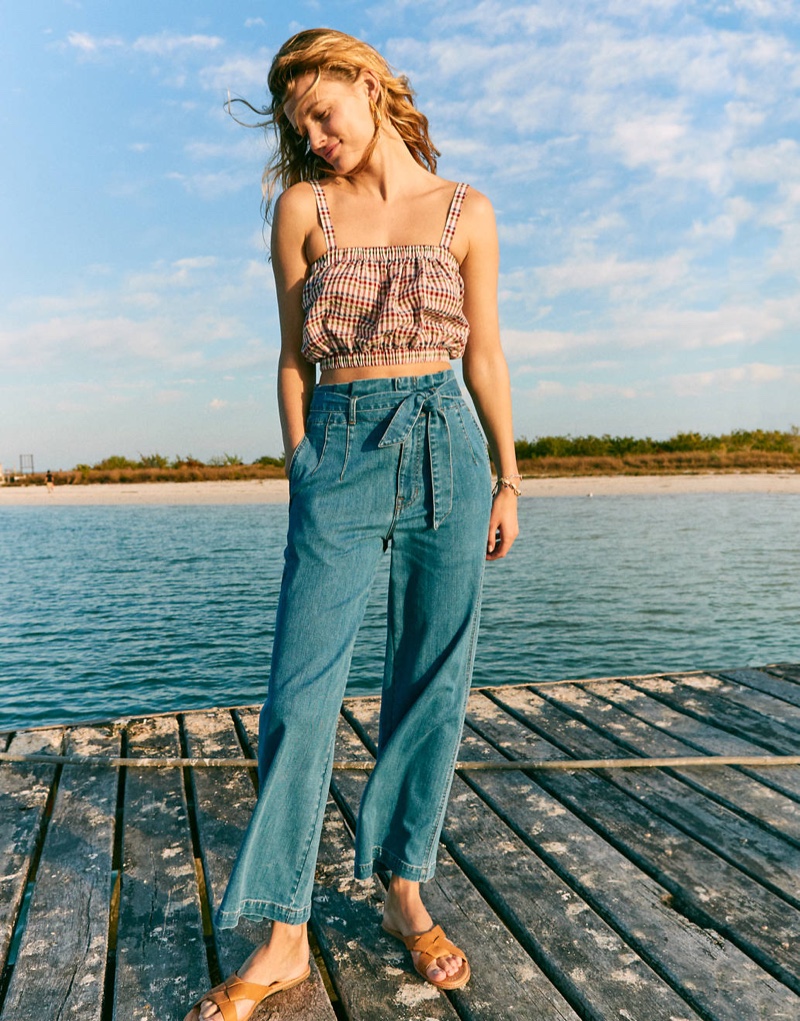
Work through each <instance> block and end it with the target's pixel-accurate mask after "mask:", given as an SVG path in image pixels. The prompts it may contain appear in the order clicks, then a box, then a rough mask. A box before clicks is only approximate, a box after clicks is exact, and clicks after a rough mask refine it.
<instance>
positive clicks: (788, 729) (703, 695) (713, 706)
mask: <svg viewBox="0 0 800 1021" xmlns="http://www.w3.org/2000/svg"><path fill="white" fill-rule="evenodd" d="M630 683H631V684H632V685H634V686H635V687H637V688H640V689H641V690H642V691H645V692H647V694H649V695H652V696H653V697H654V698H657V699H658V700H659V701H661V702H664V703H665V704H666V705H669V706H672V707H673V708H675V709H678V710H680V711H681V712H685V713H690V714H692V715H694V716H696V717H697V718H698V719H701V720H704V721H705V722H708V723H713V724H714V725H715V726H717V727H720V728H725V729H726V730H730V731H731V732H732V733H734V734H738V735H739V736H740V737H744V738H746V739H747V740H749V741H754V742H756V743H758V744H760V745H761V746H762V747H763V748H766V749H769V750H770V751H772V752H776V753H777V754H779V755H793V754H795V753H796V751H797V747H798V742H800V731H798V730H797V729H796V728H795V727H793V726H791V725H790V723H789V722H788V716H787V714H788V713H789V711H790V710H792V709H793V707H792V706H790V705H788V704H787V703H785V702H782V703H781V702H778V703H776V700H775V699H769V702H768V704H766V705H765V704H764V703H763V701H762V702H761V703H760V704H759V703H757V702H756V698H755V696H757V695H758V692H752V695H753V699H752V702H751V701H750V700H749V697H748V698H747V699H746V700H742V699H741V698H740V697H738V694H737V691H736V686H735V685H733V684H730V683H726V682H725V681H722V680H720V679H719V678H718V677H712V676H711V675H710V674H694V675H692V676H681V675H680V674H670V676H669V677H648V678H636V679H633V680H631V681H630ZM740 690H741V689H740ZM750 694H751V693H748V696H749V695H750ZM768 698H769V696H766V695H765V696H763V699H768ZM771 714H772V715H771Z"/></svg>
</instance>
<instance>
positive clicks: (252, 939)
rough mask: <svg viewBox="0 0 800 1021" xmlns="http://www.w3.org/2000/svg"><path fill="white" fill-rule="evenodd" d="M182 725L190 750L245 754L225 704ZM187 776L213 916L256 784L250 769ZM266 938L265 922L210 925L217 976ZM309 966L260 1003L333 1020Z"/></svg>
mask: <svg viewBox="0 0 800 1021" xmlns="http://www.w3.org/2000/svg"><path fill="white" fill-rule="evenodd" d="M184 728H185V734H186V744H187V749H188V751H189V754H190V755H191V756H201V757H208V758H214V757H217V758H236V757H237V756H242V755H243V754H244V752H243V750H242V747H241V745H240V744H239V740H238V738H237V735H236V730H235V728H234V725H233V720H232V718H231V714H230V712H229V711H227V710H222V709H218V710H211V711H209V712H197V713H187V714H186V716H185V717H184ZM191 782H192V788H193V791H194V803H195V813H196V818H197V826H198V832H199V836H200V850H201V857H202V861H203V868H204V874H205V877H206V888H207V892H208V899H209V909H210V913H211V918H212V919H213V916H214V914H215V912H216V910H217V908H218V907H219V903H220V901H221V900H222V896H223V894H224V892H225V887H226V885H227V882H228V877H229V876H230V872H231V868H232V866H233V862H234V860H235V858H236V855H237V853H238V851H239V847H240V845H241V842H242V839H243V837H244V833H245V830H246V828H247V824H248V822H249V820H250V816H251V814H252V811H253V808H254V807H255V803H256V796H255V789H254V787H253V782H252V779H251V777H250V773H249V771H248V770H246V769H240V768H231V769H227V768H220V769H214V770H205V769H193V770H192V771H191ZM268 938H269V923H268V922H263V923H258V922H253V921H250V920H248V919H246V918H243V919H241V920H240V922H239V924H238V925H237V926H236V928H235V929H217V928H216V926H215V927H214V941H215V946H216V950H217V957H218V960H219V964H220V974H219V980H220V981H221V980H222V978H224V977H225V976H227V975H229V974H231V972H233V971H235V970H236V969H237V968H238V967H239V966H240V965H241V964H242V962H243V961H244V960H245V959H246V958H247V957H248V956H249V955H250V954H251V952H252V951H253V950H254V948H255V947H256V946H258V945H259V944H260V943H263V942H264V941H265V940H267V939H268ZM311 971H312V977H311V979H310V980H309V981H308V982H304V983H303V984H302V985H301V986H297V987H296V988H294V989H290V990H287V991H286V992H284V993H280V994H279V995H277V996H275V997H274V999H272V998H271V999H270V1001H267V1003H265V1005H264V1006H265V1008H266V1007H267V1006H268V1005H269V1007H270V1008H271V1009H273V1010H279V1011H280V1017H281V1019H285V1021H334V1018H335V1014H334V1011H333V1007H332V1006H331V1002H330V999H329V998H328V994H327V993H326V991H325V986H324V984H323V981H322V977H321V975H320V973H319V969H318V968H317V966H316V964H315V962H314V961H313V960H312V961H311ZM215 978H216V976H215ZM202 992H203V990H202V989H198V990H196V992H195V993H193V998H196V996H199V995H201V994H202Z"/></svg>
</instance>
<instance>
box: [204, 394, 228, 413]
mask: <svg viewBox="0 0 800 1021" xmlns="http://www.w3.org/2000/svg"><path fill="white" fill-rule="evenodd" d="M208 406H209V408H211V410H212V411H222V409H223V408H227V406H228V402H227V401H223V400H222V399H221V398H219V397H215V398H214V399H213V400H212V401H211V402H210V404H209V405H208Z"/></svg>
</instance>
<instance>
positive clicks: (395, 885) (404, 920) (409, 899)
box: [212, 876, 464, 1021]
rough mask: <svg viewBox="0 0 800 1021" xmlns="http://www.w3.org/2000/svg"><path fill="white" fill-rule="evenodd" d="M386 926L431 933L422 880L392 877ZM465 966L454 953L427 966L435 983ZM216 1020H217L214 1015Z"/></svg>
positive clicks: (415, 958) (385, 910) (416, 958)
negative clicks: (422, 891)
mask: <svg viewBox="0 0 800 1021" xmlns="http://www.w3.org/2000/svg"><path fill="white" fill-rule="evenodd" d="M383 925H384V928H386V929H394V930H395V931H396V932H400V933H402V935H403V936H411V935H412V934H416V933H421V932H427V931H428V930H429V929H430V928H431V927H432V926H433V919H432V918H431V916H430V915H429V914H428V909H427V908H426V907H425V905H424V904H423V903H422V897H421V896H420V892H419V883H412V882H411V881H410V880H408V879H400V877H399V876H392V878H391V880H390V882H389V889H388V891H387V893H386V900H385V902H384V905H383ZM411 957H412V959H413V961H414V966H415V967H416V965H417V962H418V961H419V957H420V955H419V954H418V953H414V952H412V954H411ZM463 966H464V959H463V958H462V957H456V956H455V955H454V954H447V955H446V956H445V957H437V958H436V959H435V960H433V961H431V963H430V964H429V965H428V967H427V968H426V969H425V974H426V976H427V978H428V979H429V981H431V982H433V983H434V985H435V984H436V983H439V982H444V981H446V980H447V979H450V978H452V977H453V976H454V975H456V974H457V973H458V972H459V971H460V970H461V968H462V967H463ZM212 1021H217V1019H216V1018H213V1019H212Z"/></svg>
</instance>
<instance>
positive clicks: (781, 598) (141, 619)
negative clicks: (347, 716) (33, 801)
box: [0, 494, 800, 729]
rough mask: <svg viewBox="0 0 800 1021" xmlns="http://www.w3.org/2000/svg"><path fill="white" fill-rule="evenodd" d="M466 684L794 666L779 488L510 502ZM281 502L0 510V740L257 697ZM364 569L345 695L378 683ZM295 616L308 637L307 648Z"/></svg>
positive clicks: (794, 561)
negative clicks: (514, 536) (513, 508)
mask: <svg viewBox="0 0 800 1021" xmlns="http://www.w3.org/2000/svg"><path fill="white" fill-rule="evenodd" d="M520 512H521V523H522V528H523V535H522V537H521V538H520V540H519V542H518V544H517V546H516V547H515V549H514V551H513V553H512V555H511V556H510V557H509V559H508V560H507V561H505V562H497V563H493V564H489V565H488V566H487V577H486V584H485V588H484V600H483V603H484V609H483V624H482V629H481V638H480V644H479V650H478V655H477V658H476V664H475V676H474V683H475V684H479V685H484V684H502V683H521V682H534V681H543V680H556V679H560V678H567V677H572V678H582V677H598V676H622V675H628V674H635V673H650V672H661V671H669V670H681V669H697V668H705V669H713V668H719V667H732V666H746V665H758V664H764V663H768V662H776V661H793V662H798V661H800V630H799V629H798V623H800V542H798V538H800V535H799V531H800V529H799V528H798V513H800V501H798V499H797V497H794V496H791V495H778V494H736V495H719V494H712V495H675V496H665V495H658V496H652V497H649V496H620V497H603V498H595V499H588V498H585V499H581V498H564V499H557V498H554V499H541V500H534V499H528V500H522V501H521V502H520ZM285 531H286V507H285V506H283V505H262V506H211V507H209V506H204V507H196V506H195V507H125V508H120V507H42V508H6V509H4V510H2V511H1V512H0V565H2V566H0V729H10V728H13V727H21V726H32V725H38V724H43V723H50V722H74V721H76V720H81V719H101V718H108V717H113V716H120V715H129V714H137V713H148V712H160V711H168V710H177V709H189V708H194V707H202V706H211V705H243V704H254V703H258V702H261V701H262V700H263V696H264V685H265V678H266V673H267V669H268V664H269V652H270V647H271V642H272V625H273V618H274V611H275V604H276V600H277V594H278V587H279V584H280V572H281V568H282V559H283V558H282V551H283V544H284V540H285ZM387 568H388V558H385V560H384V564H383V567H382V570H381V573H380V574H379V576H378V578H377V580H376V584H375V588H374V590H373V596H372V599H371V602H370V605H369V609H368V612H367V617H366V619H365V622H364V627H363V628H362V631H361V634H360V636H359V640H358V643H357V647H356V653H355V657H354V661H353V669H352V673H351V682H350V687H349V693H350V694H364V693H369V692H375V691H377V690H379V687H380V676H381V670H382V652H383V642H384V632H383V626H382V609H381V596H382V593H383V592H385V586H386V571H387ZM313 639H314V635H313V621H309V641H313Z"/></svg>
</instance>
